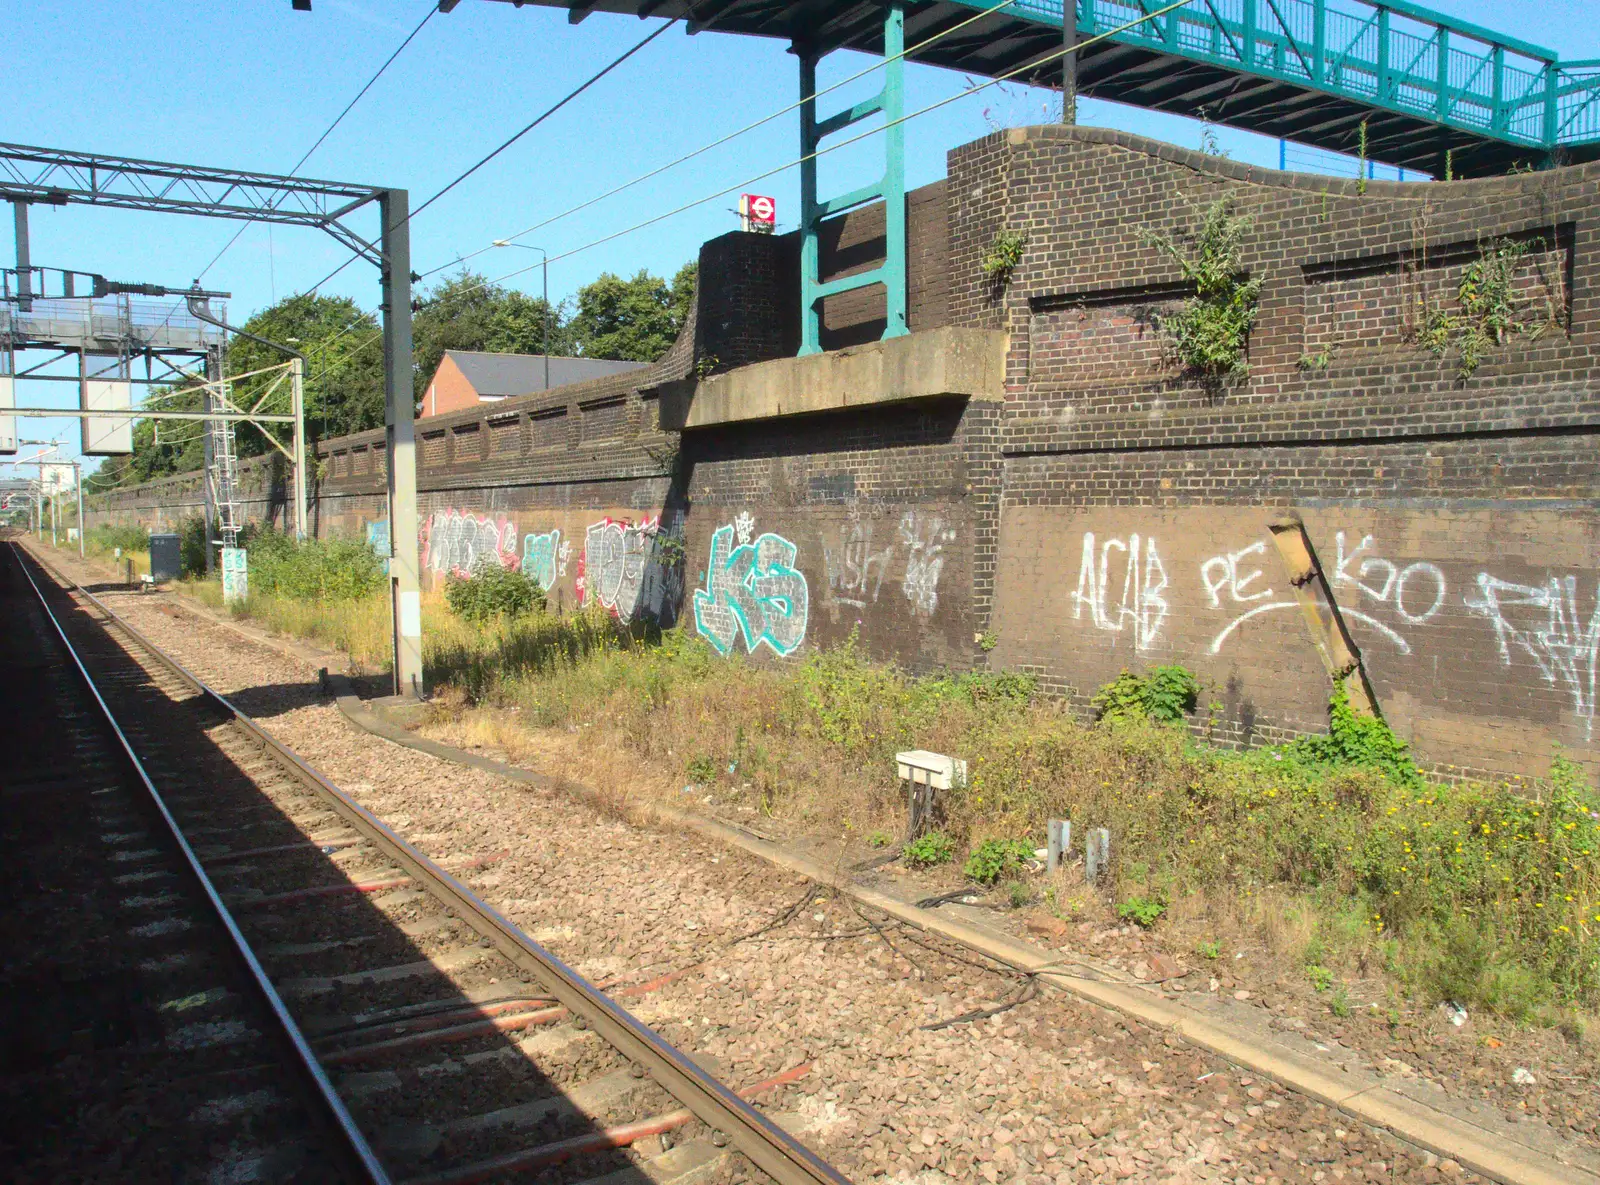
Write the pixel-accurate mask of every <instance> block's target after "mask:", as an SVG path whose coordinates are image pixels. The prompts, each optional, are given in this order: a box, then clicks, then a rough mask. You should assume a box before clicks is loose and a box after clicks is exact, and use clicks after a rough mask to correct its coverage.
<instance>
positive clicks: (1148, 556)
mask: <svg viewBox="0 0 1600 1185" xmlns="http://www.w3.org/2000/svg"><path fill="white" fill-rule="evenodd" d="M1143 543H1144V550H1143V552H1142V553H1141V551H1140V548H1139V545H1140V538H1139V536H1138V535H1130V536H1129V537H1128V539H1127V540H1126V541H1123V540H1121V539H1107V540H1106V541H1105V542H1104V543H1102V544H1101V545H1100V547H1099V549H1098V550H1096V547H1095V538H1094V532H1093V531H1085V532H1084V533H1083V553H1082V556H1081V558H1080V559H1079V561H1078V591H1077V592H1076V593H1075V594H1073V598H1072V599H1073V612H1072V616H1073V618H1074V619H1075V620H1082V618H1083V611H1084V610H1085V609H1087V610H1088V611H1089V619H1090V621H1092V622H1093V623H1094V625H1095V627H1096V628H1097V629H1102V630H1106V631H1108V632H1111V633H1121V632H1122V630H1123V627H1124V626H1126V625H1128V624H1129V623H1132V625H1133V645H1134V648H1135V649H1136V650H1146V649H1148V648H1149V647H1151V646H1152V645H1154V644H1155V642H1156V639H1157V638H1158V637H1160V635H1161V623H1162V622H1163V621H1165V620H1166V617H1167V602H1166V600H1165V599H1164V598H1163V597H1162V595H1161V594H1162V592H1164V591H1165V590H1166V587H1167V570H1166V567H1165V565H1163V564H1162V562H1161V556H1160V554H1159V552H1158V551H1157V550H1156V541H1155V539H1154V538H1146V539H1145V540H1143ZM1113 551H1116V552H1120V553H1122V557H1123V559H1122V595H1121V597H1120V598H1119V599H1118V600H1117V601H1116V602H1115V603H1113V602H1111V601H1109V600H1107V596H1106V594H1107V590H1108V589H1109V588H1112V587H1114V585H1113V583H1112V577H1113V575H1114V573H1113V571H1112V560H1111V554H1112V552H1113Z"/></svg>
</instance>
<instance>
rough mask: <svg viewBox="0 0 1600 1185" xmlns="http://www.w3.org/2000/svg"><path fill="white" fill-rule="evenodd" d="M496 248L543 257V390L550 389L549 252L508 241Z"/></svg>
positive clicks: (541, 272)
mask: <svg viewBox="0 0 1600 1185" xmlns="http://www.w3.org/2000/svg"><path fill="white" fill-rule="evenodd" d="M494 245H495V246H496V247H521V248H522V249H523V250H524V251H537V252H538V253H539V254H540V255H541V256H542V257H543V263H542V264H541V265H540V268H539V273H540V277H541V281H542V283H543V285H544V389H545V390H546V391H548V390H549V389H550V252H548V251H546V250H545V249H544V248H543V247H530V246H529V245H528V244H527V243H513V242H512V241H511V240H510V239H496V240H495V241H494Z"/></svg>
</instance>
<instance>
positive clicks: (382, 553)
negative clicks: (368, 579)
mask: <svg viewBox="0 0 1600 1185" xmlns="http://www.w3.org/2000/svg"><path fill="white" fill-rule="evenodd" d="M367 546H368V547H370V548H372V552H373V554H374V555H376V556H377V557H378V563H379V564H380V565H381V566H382V568H383V574H384V575H385V576H387V575H388V574H389V557H390V556H391V555H393V554H394V551H393V549H392V548H391V547H390V546H389V520H388V519H386V518H380V519H377V520H375V521H373V522H370V523H368V524H367Z"/></svg>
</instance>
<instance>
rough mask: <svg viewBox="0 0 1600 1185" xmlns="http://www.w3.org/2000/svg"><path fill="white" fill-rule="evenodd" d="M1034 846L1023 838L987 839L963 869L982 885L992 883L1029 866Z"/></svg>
mask: <svg viewBox="0 0 1600 1185" xmlns="http://www.w3.org/2000/svg"><path fill="white" fill-rule="evenodd" d="M1032 857H1033V846H1032V845H1031V844H1029V843H1028V842H1027V841H1026V840H1021V839H986V840H984V841H983V842H982V843H981V844H979V845H978V846H977V847H976V848H974V849H973V850H972V854H971V855H969V856H968V857H967V862H966V864H964V865H962V868H961V871H962V872H963V873H964V874H965V875H966V876H967V877H968V878H969V879H971V880H975V881H977V882H978V883H979V884H980V885H992V884H994V883H995V882H997V881H999V880H1000V879H1001V878H1003V877H1008V876H1012V875H1014V874H1016V873H1018V872H1021V871H1022V870H1023V869H1024V868H1026V867H1027V864H1028V861H1029V860H1030V859H1031V858H1032Z"/></svg>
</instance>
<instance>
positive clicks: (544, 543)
mask: <svg viewBox="0 0 1600 1185" xmlns="http://www.w3.org/2000/svg"><path fill="white" fill-rule="evenodd" d="M571 554H572V544H570V543H567V542H565V541H563V540H562V538H561V530H560V528H559V527H558V528H556V529H555V530H553V531H546V532H545V533H544V534H542V535H537V534H528V535H525V536H524V537H523V539H522V574H523V575H524V576H526V577H527V578H528V579H530V580H532V581H534V582H535V583H536V584H538V586H539V587H540V588H542V589H543V590H544V591H545V592H549V591H550V589H551V587H552V586H553V585H554V584H555V582H556V577H557V576H558V575H559V576H565V575H566V574H567V557H568V556H570V555H571Z"/></svg>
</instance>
